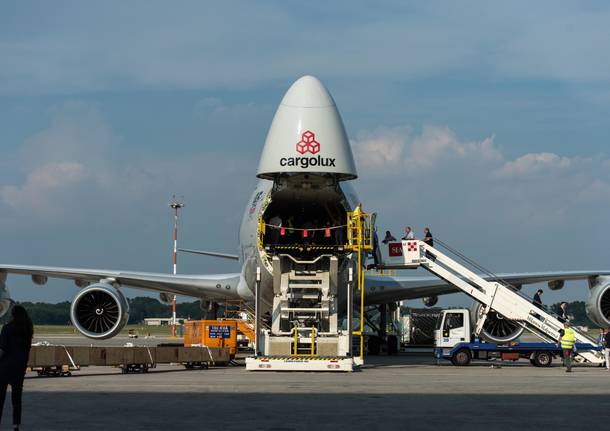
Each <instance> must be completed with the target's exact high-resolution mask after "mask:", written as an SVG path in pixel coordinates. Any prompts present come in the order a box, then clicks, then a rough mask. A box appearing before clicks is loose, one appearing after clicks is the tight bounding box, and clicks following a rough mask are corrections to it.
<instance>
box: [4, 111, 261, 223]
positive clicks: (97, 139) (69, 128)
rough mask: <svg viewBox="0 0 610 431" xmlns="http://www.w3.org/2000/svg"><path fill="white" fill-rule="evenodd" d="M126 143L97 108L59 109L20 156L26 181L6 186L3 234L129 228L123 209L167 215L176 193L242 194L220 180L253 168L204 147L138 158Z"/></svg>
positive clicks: (17, 157)
mask: <svg viewBox="0 0 610 431" xmlns="http://www.w3.org/2000/svg"><path fill="white" fill-rule="evenodd" d="M223 106H225V105H223ZM226 110H229V111H230V110H231V108H230V107H227V108H226ZM229 115H232V114H229ZM219 118H223V117H219ZM122 143H123V138H122V137H121V136H119V135H117V134H116V133H115V132H114V131H113V130H112V128H111V127H110V125H109V124H108V123H107V121H106V120H105V119H104V118H103V116H102V115H101V113H100V112H99V111H98V110H97V109H96V108H95V107H92V106H90V105H87V104H83V103H73V102H71V103H68V104H65V105H62V106H61V107H58V108H56V109H55V110H54V111H53V116H52V119H51V122H50V125H49V126H48V127H47V128H45V129H44V130H41V131H39V132H37V133H35V134H34V135H32V136H31V137H29V138H27V139H26V140H25V141H24V144H23V145H22V147H21V148H20V149H19V150H18V154H17V155H15V156H14V158H15V159H16V160H17V163H18V164H19V165H20V166H21V168H22V175H21V178H15V179H12V181H11V182H7V181H6V180H5V183H4V184H1V183H0V208H1V209H3V211H0V214H1V217H0V228H3V227H4V228H6V227H10V226H21V227H25V226H26V225H28V224H29V225H36V226H38V227H42V226H48V225H54V224H61V223H63V224H66V223H67V224H69V223H80V224H86V223H88V222H89V221H90V220H98V219H99V218H100V217H103V219H104V223H112V222H113V221H117V220H119V219H120V220H121V222H122V223H126V222H127V220H128V219H129V214H130V212H129V211H127V212H125V211H123V210H122V209H124V208H131V209H133V208H134V207H136V206H139V207H140V208H151V209H152V208H155V207H158V208H163V207H164V206H163V205H161V206H159V205H158V203H159V202H164V201H165V200H167V199H169V197H170V196H171V195H172V193H180V194H185V195H190V196H199V195H202V194H203V195H207V194H209V195H210V196H216V195H218V194H221V193H222V190H223V189H224V190H225V191H227V190H230V189H235V188H237V187H239V185H238V183H235V182H228V183H225V185H224V186H223V187H219V183H220V179H224V178H227V177H232V178H238V177H240V176H242V175H245V174H246V173H248V172H249V169H248V168H249V167H250V165H249V164H248V161H246V160H245V159H244V158H240V157H239V156H235V155H234V154H233V155H231V156H223V155H222V154H216V153H214V154H209V153H206V151H205V148H203V149H202V150H200V152H195V153H190V154H188V155H184V156H174V155H173V154H165V153H158V152H156V153H155V154H154V155H153V154H138V155H137V156H136V157H134V156H126V154H129V153H126V152H125V151H123V150H122ZM220 146H221V147H222V145H220ZM208 148H212V149H213V148H214V146H210V147H208ZM216 199H222V197H221V196H216Z"/></svg>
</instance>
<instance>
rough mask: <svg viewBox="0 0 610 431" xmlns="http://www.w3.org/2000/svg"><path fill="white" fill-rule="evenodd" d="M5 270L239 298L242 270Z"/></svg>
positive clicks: (39, 278)
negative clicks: (202, 272) (208, 272)
mask: <svg viewBox="0 0 610 431" xmlns="http://www.w3.org/2000/svg"><path fill="white" fill-rule="evenodd" d="M2 273H5V274H6V273H9V274H22V275H30V276H32V279H33V281H34V282H37V283H38V284H43V283H44V282H46V278H63V279H69V280H73V281H74V282H75V283H76V284H77V286H84V285H86V284H88V283H96V282H98V281H100V280H102V279H105V278H108V279H113V280H115V281H116V282H117V283H119V284H120V285H121V286H125V287H135V288H138V289H146V290H153V291H157V292H168V293H174V294H177V295H186V296H192V297H196V298H205V299H239V296H238V294H237V284H238V283H239V278H240V274H239V273H234V274H212V275H172V274H163V273H154V272H123V271H110V270H100V269H77V268H61V267H53V266H33V265H2V264H0V276H1V275H2Z"/></svg>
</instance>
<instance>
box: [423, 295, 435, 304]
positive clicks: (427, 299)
mask: <svg viewBox="0 0 610 431" xmlns="http://www.w3.org/2000/svg"><path fill="white" fill-rule="evenodd" d="M422 302H423V303H424V305H425V306H426V307H434V306H435V305H436V303H437V302H438V296H436V295H433V296H426V297H425V298H422Z"/></svg>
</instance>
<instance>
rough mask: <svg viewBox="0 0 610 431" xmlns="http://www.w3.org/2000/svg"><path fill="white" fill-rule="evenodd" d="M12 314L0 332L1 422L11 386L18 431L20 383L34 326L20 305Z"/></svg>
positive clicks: (14, 418)
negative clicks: (7, 391)
mask: <svg viewBox="0 0 610 431" xmlns="http://www.w3.org/2000/svg"><path fill="white" fill-rule="evenodd" d="M11 313H12V316H13V319H12V320H11V321H10V322H9V323H7V324H6V325H4V326H3V327H2V332H0V421H1V420H2V410H3V408H4V400H5V398H6V390H7V388H8V385H11V390H12V392H11V399H12V402H13V429H14V430H19V426H20V425H21V395H22V393H23V379H24V377H25V370H26V368H27V364H28V358H29V356H30V349H31V347H32V337H33V335H34V326H33V325H32V320H31V319H30V316H28V312H27V311H26V310H25V308H23V307H22V306H21V305H15V306H13V309H12V310H11Z"/></svg>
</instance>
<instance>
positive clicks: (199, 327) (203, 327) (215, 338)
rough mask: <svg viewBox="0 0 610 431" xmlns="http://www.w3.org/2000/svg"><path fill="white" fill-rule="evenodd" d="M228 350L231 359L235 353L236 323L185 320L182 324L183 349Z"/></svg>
mask: <svg viewBox="0 0 610 431" xmlns="http://www.w3.org/2000/svg"><path fill="white" fill-rule="evenodd" d="M198 346H206V347H221V348H228V349H229V354H230V356H231V358H234V357H235V354H236V353H237V321H235V320H232V319H227V320H187V321H186V322H184V347H198Z"/></svg>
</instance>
